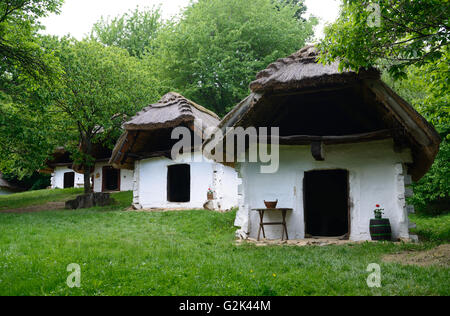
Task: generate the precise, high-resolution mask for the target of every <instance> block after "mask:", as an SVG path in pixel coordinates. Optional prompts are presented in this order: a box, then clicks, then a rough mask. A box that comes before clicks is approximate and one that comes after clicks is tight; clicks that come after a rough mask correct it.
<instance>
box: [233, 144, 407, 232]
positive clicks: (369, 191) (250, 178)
mask: <svg viewBox="0 0 450 316" xmlns="http://www.w3.org/2000/svg"><path fill="white" fill-rule="evenodd" d="M393 148H394V146H393V141H392V140H385V141H377V142H370V143H361V144H346V145H334V146H325V161H323V162H319V161H315V160H314V158H313V157H312V156H311V150H310V146H281V148H280V168H279V170H278V172H277V173H275V174H261V173H260V165H259V164H257V163H255V164H251V163H242V164H240V166H239V168H238V169H239V172H240V176H241V177H242V178H243V184H242V186H241V187H240V190H239V191H240V192H239V193H240V194H241V200H240V203H239V212H238V214H237V217H236V222H235V224H236V226H238V227H241V230H239V231H238V234H239V235H240V236H247V235H249V236H250V237H252V238H256V237H257V231H258V225H259V215H258V213H256V212H253V211H251V209H253V208H264V207H265V206H264V200H266V201H268V200H277V199H278V200H279V203H278V207H280V208H293V209H294V211H293V212H292V213H290V214H289V215H288V218H287V225H288V231H289V237H290V238H291V239H303V238H304V237H305V231H304V210H303V178H304V173H305V172H307V171H312V170H326V169H345V170H348V171H349V178H350V179H349V181H350V205H351V210H350V213H351V214H350V216H351V236H350V239H351V240H355V241H356V240H370V239H371V237H370V232H369V222H370V219H371V218H373V217H374V214H373V210H374V209H375V205H376V204H381V205H382V206H383V208H385V215H384V217H387V218H389V219H390V221H391V225H392V229H393V237H394V238H408V237H409V232H408V225H409V220H408V216H407V211H406V209H405V186H404V176H406V174H405V173H406V171H405V168H404V164H405V163H410V162H412V160H411V159H412V158H411V153H410V151H405V152H403V153H402V154H398V153H395V152H394V150H393ZM266 214H267V213H266ZM280 218H281V215H278V214H277V215H276V214H268V215H266V218H265V219H266V221H269V222H271V221H279V220H280ZM265 229H266V235H267V238H269V239H280V238H281V226H280V227H279V226H266V227H265Z"/></svg>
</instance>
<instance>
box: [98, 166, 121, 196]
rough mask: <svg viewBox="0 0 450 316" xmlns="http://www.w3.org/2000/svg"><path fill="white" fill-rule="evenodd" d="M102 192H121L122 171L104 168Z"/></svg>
mask: <svg viewBox="0 0 450 316" xmlns="http://www.w3.org/2000/svg"><path fill="white" fill-rule="evenodd" d="M102 180H103V181H102V182H103V185H102V191H103V192H105V191H120V170H118V169H114V168H113V167H109V166H107V167H103V179H102Z"/></svg>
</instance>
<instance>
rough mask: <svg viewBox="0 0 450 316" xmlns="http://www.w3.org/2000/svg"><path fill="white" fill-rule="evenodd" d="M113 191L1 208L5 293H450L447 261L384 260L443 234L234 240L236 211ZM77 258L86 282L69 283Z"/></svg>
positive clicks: (1, 286)
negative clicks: (164, 208) (375, 279)
mask: <svg viewBox="0 0 450 316" xmlns="http://www.w3.org/2000/svg"><path fill="white" fill-rule="evenodd" d="M47 193H48V192H46V194H47ZM34 194H38V193H34ZM56 195H58V198H60V193H59V192H58V193H57V194H56ZM114 197H115V198H116V200H118V203H117V205H114V206H110V207H105V208H96V209H90V210H83V211H60V212H53V211H52V212H42V213H30V214H0V232H1V234H0V295H226V296H228V295H449V294H450V271H449V269H446V268H442V267H441V268H440V267H425V268H422V267H417V266H402V265H399V264H394V263H389V264H388V263H383V262H382V260H381V258H382V257H383V255H385V254H388V253H394V252H398V251H403V250H411V249H416V250H418V249H430V248H432V247H434V246H436V245H437V243H436V242H427V243H425V244H420V245H411V244H393V243H379V244H372V243H365V244H360V245H346V246H327V247H302V248H300V247H295V246H284V247H280V246H270V247H257V246H254V245H247V244H246V245H241V246H236V244H235V238H234V232H235V228H234V227H233V221H234V216H235V213H234V212H232V213H227V214H221V213H215V212H208V211H184V212H167V213H137V212H124V211H123V210H124V209H125V208H126V207H128V206H129V205H130V201H131V193H129V192H127V193H119V194H116V195H114ZM11 199H13V200H14V199H15V198H14V197H11ZM4 202H5V201H4V200H3V201H2V203H4ZM2 205H5V203H4V204H2ZM71 263H77V264H79V265H80V266H81V288H74V289H70V288H69V287H68V286H67V285H66V279H67V277H68V276H69V274H70V272H67V271H66V268H67V266H68V265H69V264H71ZM370 263H378V264H380V265H381V272H382V287H381V288H379V289H370V288H368V286H367V284H366V279H367V277H368V275H369V273H368V272H366V269H367V266H368V265H369V264H370Z"/></svg>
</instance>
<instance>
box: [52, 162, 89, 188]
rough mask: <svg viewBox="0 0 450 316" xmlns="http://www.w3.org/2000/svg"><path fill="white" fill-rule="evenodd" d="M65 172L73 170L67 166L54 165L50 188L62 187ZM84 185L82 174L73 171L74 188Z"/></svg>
mask: <svg viewBox="0 0 450 316" xmlns="http://www.w3.org/2000/svg"><path fill="white" fill-rule="evenodd" d="M66 172H74V171H73V170H72V169H70V168H69V167H56V168H55V171H54V172H53V173H52V177H51V180H50V181H51V188H52V189H64V174H65V173H66ZM83 186H84V175H82V174H80V173H76V172H75V188H82V187H83Z"/></svg>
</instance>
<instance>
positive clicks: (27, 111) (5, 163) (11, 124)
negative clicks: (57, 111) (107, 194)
mask: <svg viewBox="0 0 450 316" xmlns="http://www.w3.org/2000/svg"><path fill="white" fill-rule="evenodd" d="M61 3H62V1H60V0H3V1H1V2H0V170H3V171H6V172H10V173H12V174H14V175H16V176H18V177H23V176H25V175H28V174H31V173H33V172H34V171H36V170H37V169H38V168H39V167H40V166H41V163H42V161H43V160H44V159H45V157H46V155H47V152H48V150H49V147H51V146H52V142H51V139H52V137H51V136H50V134H51V132H49V131H51V128H50V122H51V119H50V117H51V114H50V113H49V112H48V111H47V102H46V100H45V98H44V97H43V96H42V95H40V94H38V93H36V89H37V87H38V86H44V85H47V84H49V83H50V82H52V84H55V82H57V80H55V78H57V77H58V75H59V74H60V68H59V66H58V62H57V59H56V58H54V56H53V55H52V53H51V52H49V51H47V50H45V49H43V48H42V46H41V45H40V38H39V36H38V35H37V31H38V30H39V29H40V28H41V27H40V25H39V22H38V19H39V18H40V17H43V16H45V15H47V14H48V13H50V12H58V9H59V7H60V5H61Z"/></svg>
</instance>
